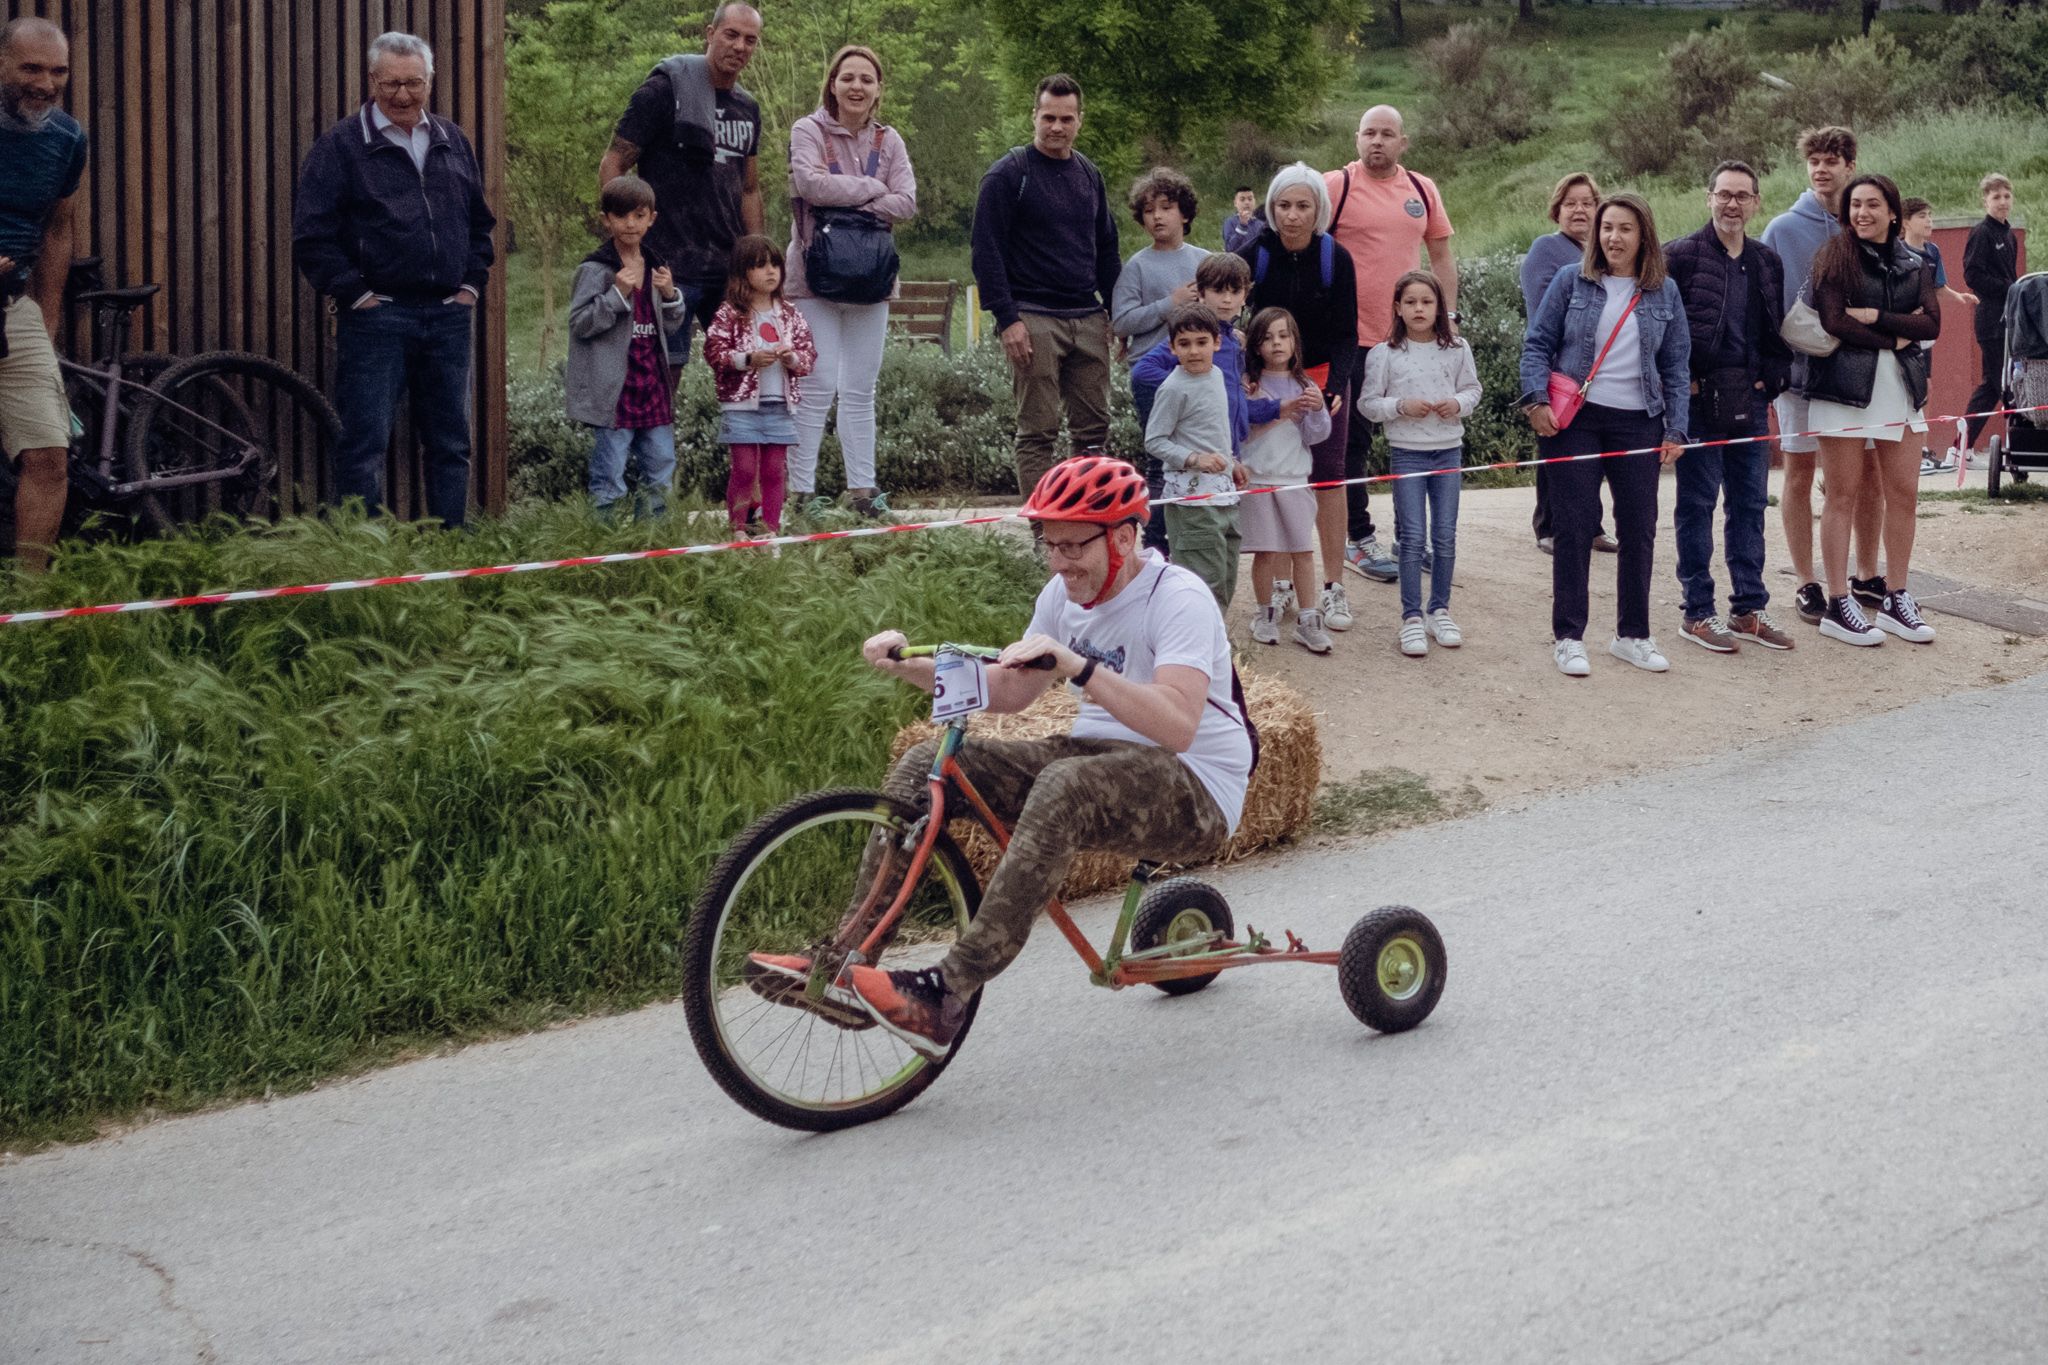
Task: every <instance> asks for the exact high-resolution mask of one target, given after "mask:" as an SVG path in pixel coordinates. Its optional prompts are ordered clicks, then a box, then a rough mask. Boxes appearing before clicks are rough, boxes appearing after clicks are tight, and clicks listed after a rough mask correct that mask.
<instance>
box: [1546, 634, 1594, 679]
mask: <svg viewBox="0 0 2048 1365" xmlns="http://www.w3.org/2000/svg"><path fill="white" fill-rule="evenodd" d="M1551 654H1552V655H1553V656H1554V657H1555V658H1556V659H1557V671H1558V672H1560V673H1562V674H1564V675H1565V676H1566V677H1567V678H1583V677H1586V676H1588V675H1589V674H1591V673H1592V671H1593V665H1592V663H1591V662H1590V661H1589V660H1588V659H1587V658H1586V642H1585V641H1583V640H1559V641H1558V642H1557V643H1556V644H1555V645H1553V646H1551Z"/></svg>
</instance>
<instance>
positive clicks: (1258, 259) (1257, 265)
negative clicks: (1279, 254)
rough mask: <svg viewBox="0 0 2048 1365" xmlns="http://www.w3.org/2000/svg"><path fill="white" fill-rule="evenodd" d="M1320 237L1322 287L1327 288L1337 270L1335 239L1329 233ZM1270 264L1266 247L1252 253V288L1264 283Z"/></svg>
mask: <svg viewBox="0 0 2048 1365" xmlns="http://www.w3.org/2000/svg"><path fill="white" fill-rule="evenodd" d="M1319 235H1320V236H1321V237H1322V239H1323V242H1322V264H1323V288H1325V289H1328V288H1329V287H1330V282H1331V281H1332V280H1333V279H1335V278H1336V272H1337V239H1336V238H1335V237H1332V236H1331V235H1330V234H1329V233H1327V232H1325V233H1321V234H1319ZM1270 264H1272V262H1271V259H1270V258H1269V256H1268V254H1267V252H1266V248H1265V247H1263V246H1261V247H1260V248H1259V249H1258V250H1257V251H1256V252H1254V253H1253V255H1252V285H1253V287H1254V288H1256V287H1257V286H1259V285H1261V284H1263V283H1265V280H1266V267H1267V266H1268V265H1270Z"/></svg>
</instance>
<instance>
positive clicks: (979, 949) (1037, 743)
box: [883, 735, 1230, 995]
mask: <svg viewBox="0 0 2048 1365" xmlns="http://www.w3.org/2000/svg"><path fill="white" fill-rule="evenodd" d="M937 750H938V742H937V741H936V740H928V741H926V742H925V743H923V744H919V745H916V746H915V747H913V748H912V749H911V750H910V751H909V752H908V753H906V754H904V755H903V757H902V758H900V759H898V760H897V761H896V766H895V767H894V768H892V769H891V770H890V772H889V780H888V781H887V782H885V783H884V784H883V789H884V790H885V791H887V792H888V793H889V794H890V795H892V796H898V797H902V798H903V799H905V800H909V801H917V800H919V799H920V798H921V797H922V796H923V795H924V793H925V791H926V784H927V782H928V781H929V779H930V777H931V768H932V755H933V754H934V753H936V752H937ZM958 761H959V764H960V767H961V769H962V770H963V771H964V772H965V773H966V774H967V777H968V780H969V781H971V782H973V784H974V789H975V790H976V791H978V792H980V793H981V799H982V800H984V801H986V802H987V803H988V805H989V809H991V810H993V811H994V812H995V813H996V814H997V815H999V816H1001V817H1002V819H1003V823H1004V824H1006V825H1008V826H1009V827H1010V847H1009V849H1008V851H1007V852H1005V853H1004V854H1003V860H1002V862H1000V863H999V864H997V865H996V874H995V876H994V877H992V878H990V879H989V884H988V886H987V888H986V889H985V890H984V891H983V893H982V898H981V910H980V912H979V913H978V914H976V915H975V917H974V923H973V924H972V925H971V926H970V927H969V928H968V930H967V932H966V933H964V934H962V935H961V936H960V940H959V942H957V943H955V944H954V945H953V951H952V952H950V953H948V954H947V955H946V960H945V961H944V962H942V963H940V964H939V965H940V968H941V970H942V971H943V972H944V973H945V977H946V984H947V986H948V987H949V988H951V989H952V990H953V991H955V992H958V993H960V994H963V995H964V994H966V993H968V992H970V991H972V990H974V989H975V988H976V987H978V986H980V985H981V984H982V983H983V982H985V981H987V980H988V979H989V978H990V977H992V976H994V975H995V974H996V973H998V972H1000V971H1002V970H1003V968H1005V967H1007V966H1009V965H1010V963H1011V962H1012V961H1014V960H1015V959H1016V956H1017V954H1018V953H1019V952H1020V951H1021V950H1022V949H1023V947H1024V940H1025V939H1026V938H1028V937H1029V936H1030V934H1031V923H1032V921H1033V920H1035V919H1037V918H1038V912H1039V911H1040V910H1042V909H1044V908H1045V904H1046V902H1047V901H1049V900H1051V899H1052V898H1053V897H1054V896H1055V895H1057V894H1058V893H1059V888H1060V883H1061V882H1063V881H1065V880H1066V876H1067V869H1068V868H1069V867H1070V866H1072V864H1073V861H1074V855H1075V854H1077V853H1085V852H1098V851H1099V852H1109V853H1126V854H1129V855H1130V857H1131V859H1132V861H1134V862H1135V861H1136V860H1138V859H1140V858H1147V859H1151V860H1152V861H1154V862H1163V863H1187V862H1195V861H1199V860H1200V859H1202V858H1205V857H1208V856H1209V855H1210V854H1213V853H1216V852H1219V851H1220V850H1221V849H1222V847H1223V844H1224V842H1225V840H1226V839H1228V838H1229V833H1230V831H1229V826H1228V825H1227V824H1226V823H1225V822H1224V819H1223V812H1222V811H1221V810H1220V809H1218V808H1217V805H1216V801H1215V798H1214V797H1212V796H1210V795H1209V792H1208V789H1207V788H1205V787H1204V786H1203V785H1202V783H1201V779H1199V778H1197V777H1196V776H1195V775H1194V773H1193V772H1191V771H1190V770H1189V769H1188V767H1187V765H1186V764H1184V763H1182V762H1181V761H1180V759H1179V758H1177V757H1175V756H1174V755H1173V754H1170V753H1168V752H1167V751H1166V750H1164V749H1161V748H1159V747H1158V746H1156V745H1151V744H1135V743H1132V742H1131V741H1129V740H1122V739H1074V738H1072V737H1071V736H1066V735H1061V736H1057V737H1054V738H1051V739H1025V740H1000V739H984V740H974V741H971V742H969V743H968V744H967V745H966V746H965V747H964V748H962V749H961V750H960V755H959V760H958ZM947 800H948V806H947V810H948V814H960V815H965V814H967V813H968V811H967V808H966V802H965V800H964V798H954V797H952V796H949V797H948V798H947Z"/></svg>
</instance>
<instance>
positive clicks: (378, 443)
mask: <svg viewBox="0 0 2048 1365" xmlns="http://www.w3.org/2000/svg"><path fill="white" fill-rule="evenodd" d="M433 79H434V54H433V51H432V50H431V49H430V48H429V47H428V46H427V45H426V43H424V42H422V41H421V40H420V39H418V38H415V37H414V36H412V35H411V34H409V33H386V34H384V35H383V36H382V37H380V38H378V39H376V40H375V41H373V42H372V43H371V44H370V94H371V101H370V103H368V104H365V105H364V106H363V107H362V108H361V109H358V110H357V111H356V112H355V113H353V114H351V115H349V116H348V117H347V118H345V119H343V120H342V121H341V122H340V123H338V124H336V125H335V126H334V127H332V128H330V129H329V130H328V131H327V132H326V133H325V134H323V135H322V136H321V138H320V140H319V141H318V142H316V143H314V144H313V150H312V151H310V152H308V153H307V154H306V161H305V164H304V165H303V166H301V167H300V168H299V187H298V196H297V199H296V200H295V202H294V203H293V206H292V248H293V252H294V254H295V256H296V257H297V260H298V266H299V273H301V274H302V275H304V276H305V277H306V280H307V282H308V283H310V284H311V285H312V286H313V287H314V288H315V289H317V290H318V291H319V292H320V293H322V294H324V295H326V296H327V298H328V301H329V306H330V307H331V308H333V309H334V311H335V314H336V326H335V360H334V389H335V394H334V399H335V407H336V409H337V410H338V411H339V412H340V414H341V425H342V431H341V443H340V446H339V447H338V448H337V449H336V451H335V453H334V494H335V497H336V498H337V499H338V500H343V501H345V500H347V499H349V498H351V497H354V498H360V499H362V501H363V504H364V505H365V506H366V507H367V508H369V510H370V511H371V512H373V513H374V512H379V511H381V510H383V507H384V462H385V453H386V451H387V449H388V448H389V446H390V444H391V419H392V415H393V413H395V412H396V411H397V409H398V400H399V398H400V396H401V395H402V394H406V393H408V392H409V393H410V395H411V398H412V409H411V410H412V421H413V429H414V430H415V431H416V432H417V433H418V435H419V439H420V446H421V448H422V450H423V451H424V452H425V459H426V486H427V489H426V491H427V511H428V513H429V514H430V515H432V516H434V517H437V518H439V519H440V521H441V523H442V525H444V526H448V527H459V526H461V525H462V523H463V519H464V517H465V515H466V514H467V511H468V507H469V451H470V434H469V412H470V406H471V405H470V391H469V389H470V382H469V381H470V354H471V334H472V332H473V330H474V322H475V318H476V303H477V300H478V299H479V298H481V297H482V296H483V291H484V285H485V284H486V282H488V280H489V279H490V273H491V262H492V260H493V259H494V251H493V248H492V245H491V229H492V228H493V227H495V226H496V224H497V220H496V218H494V217H493V216H492V214H491V211H490V209H489V208H488V207H487V206H486V205H485V203H484V181H483V171H482V170H481V168H479V167H478V165H477V159H476V153H475V151H473V150H472V149H471V147H470V145H469V139H468V138H466V137H464V136H463V134H462V130H461V129H460V128H457V127H456V126H455V125H454V124H453V123H450V122H449V121H448V120H446V119H444V118H438V117H436V116H435V115H433V114H430V113H428V112H427V92H428V89H429V87H430V86H431V84H432V82H433Z"/></svg>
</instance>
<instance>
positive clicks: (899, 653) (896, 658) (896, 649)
mask: <svg viewBox="0 0 2048 1365" xmlns="http://www.w3.org/2000/svg"><path fill="white" fill-rule="evenodd" d="M889 658H890V660H891V661H892V662H894V663H899V664H900V663H902V662H903V646H902V645H890V646H889Z"/></svg>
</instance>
